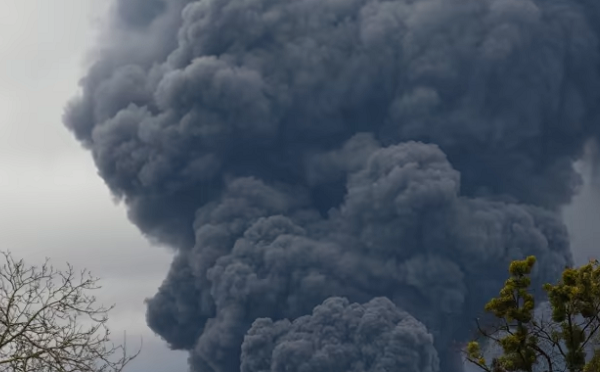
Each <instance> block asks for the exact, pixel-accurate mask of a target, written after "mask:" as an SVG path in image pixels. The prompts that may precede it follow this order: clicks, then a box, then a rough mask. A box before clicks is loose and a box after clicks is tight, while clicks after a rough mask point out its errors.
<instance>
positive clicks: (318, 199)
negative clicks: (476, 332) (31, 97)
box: [65, 0, 600, 372]
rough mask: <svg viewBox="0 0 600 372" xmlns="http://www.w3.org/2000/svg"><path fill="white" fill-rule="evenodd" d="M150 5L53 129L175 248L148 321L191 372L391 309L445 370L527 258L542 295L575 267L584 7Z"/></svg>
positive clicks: (367, 2)
mask: <svg viewBox="0 0 600 372" xmlns="http://www.w3.org/2000/svg"><path fill="white" fill-rule="evenodd" d="M145 4H146V3H145V2H141V1H137V0H136V1H134V0H121V1H118V2H117V3H116V6H115V8H114V11H113V22H112V24H111V26H112V29H111V31H110V32H109V33H108V36H107V37H106V39H105V41H104V43H103V45H102V46H103V49H102V50H101V51H100V52H98V54H97V58H98V60H97V63H96V64H95V66H93V67H92V68H91V69H90V71H89V73H88V76H87V77H86V79H84V81H83V82H82V85H83V95H82V96H81V97H79V98H77V99H75V100H74V101H73V102H72V103H71V104H70V106H69V108H68V110H67V112H66V114H65V123H66V125H67V126H68V127H69V128H70V129H71V130H72V131H73V132H74V134H75V135H76V137H77V138H78V139H79V140H80V141H81V142H82V143H83V144H84V145H85V146H86V147H87V148H89V149H90V151H91V152H92V154H93V156H94V160H95V162H96V165H97V167H98V170H99V172H100V175H101V176H102V177H103V179H104V180H105V182H106V183H107V185H108V186H109V187H110V189H111V190H112V192H113V193H114V195H115V196H117V197H119V198H120V199H122V200H124V201H125V203H126V204H127V205H128V207H129V214H130V218H131V220H132V221H133V222H134V223H135V224H136V225H137V226H138V227H139V228H140V230H141V231H142V232H143V233H144V234H146V235H147V236H148V237H149V238H151V239H156V240H158V241H160V242H164V243H168V244H170V245H172V246H173V247H174V248H176V249H177V252H178V253H177V258H176V259H175V261H174V262H173V264H172V267H171V270H170V272H169V274H168V276H167V278H166V279H165V281H164V282H163V284H162V286H161V287H160V289H159V291H158V293H157V294H156V296H155V297H154V298H152V299H150V300H148V313H147V319H148V324H149V325H150V327H151V328H152V329H153V330H155V331H156V332H157V333H159V334H160V335H161V336H162V337H163V338H164V339H165V340H166V341H167V342H168V343H169V344H170V345H171V346H172V347H173V348H177V349H184V350H189V351H190V365H191V366H192V369H193V370H195V371H202V372H236V371H239V370H240V368H241V367H240V365H242V366H243V365H244V363H245V362H244V360H245V359H243V358H242V359H240V358H241V356H240V350H241V349H240V347H241V345H242V344H243V342H244V337H246V336H247V335H248V334H247V332H248V330H249V329H251V326H252V324H253V323H254V322H255V320H256V319H258V318H270V319H271V320H272V322H274V323H273V324H275V325H277V326H275V325H274V326H273V327H274V328H272V329H271V328H269V327H271V326H268V327H267V326H265V327H266V328H269V331H268V332H271V331H272V332H279V331H277V329H279V328H278V327H280V326H281V324H284V323H285V322H284V323H278V322H279V321H280V320H283V319H289V321H290V322H292V323H291V324H292V325H291V326H290V327H292V328H290V329H293V328H294V326H293V324H295V323H293V322H294V319H297V318H299V317H302V316H305V315H307V314H310V313H311V312H313V309H314V308H315V306H318V305H319V304H321V303H323V301H327V299H328V298H330V297H344V298H347V299H348V301H350V302H353V303H354V302H356V303H359V304H367V303H368V302H369V301H370V300H372V299H373V298H375V297H387V298H388V299H389V300H390V301H391V302H392V303H393V304H395V305H396V306H398V307H399V308H401V309H403V310H402V311H406V312H408V313H410V314H412V316H413V317H415V318H416V319H418V321H419V322H421V323H422V324H424V326H425V327H427V330H428V332H430V333H431V334H432V335H433V337H434V341H433V343H434V346H435V348H436V349H437V352H438V355H439V359H440V368H441V370H442V371H448V372H456V371H460V369H461V366H460V363H459V362H458V361H457V360H456V359H457V358H456V353H455V352H454V349H453V348H452V347H451V346H452V345H453V344H454V343H455V342H460V341H462V340H464V339H465V338H466V337H467V336H468V335H469V329H468V327H469V324H470V322H471V321H472V318H473V316H475V314H477V312H478V311H480V309H481V306H482V305H483V303H484V302H485V301H486V300H487V299H488V298H489V297H490V296H491V295H493V294H494V292H495V291H497V289H498V287H499V286H500V285H501V284H502V282H503V279H504V277H505V275H506V274H505V270H506V265H507V263H508V262H509V261H510V260H511V259H516V258H522V257H523V256H525V255H529V254H535V255H537V256H538V258H539V261H540V265H539V267H538V270H537V272H536V280H540V281H542V280H549V279H551V278H553V277H554V276H556V275H558V273H559V272H560V270H562V268H564V266H565V265H566V264H568V263H570V262H571V253H570V250H569V240H568V236H567V233H566V229H565V227H564V225H563V223H562V221H561V219H560V216H559V215H558V210H559V207H561V206H562V205H564V204H565V203H567V202H569V201H570V200H571V197H572V196H573V194H574V192H575V190H576V189H577V187H578V185H579V184H580V179H579V177H578V175H577V173H576V172H575V170H574V169H573V167H572V163H573V161H574V160H576V159H578V158H579V157H580V156H581V154H582V151H583V145H584V143H585V142H586V141H587V140H588V139H590V138H594V137H596V136H597V134H598V130H599V127H598V124H597V120H598V109H597V107H598V105H597V102H598V99H599V98H600V89H599V88H600V75H599V71H600V70H599V67H600V66H599V62H600V55H599V50H598V38H597V37H598V35H597V33H596V30H595V27H597V23H596V22H595V21H596V20H597V15H598V7H597V5H595V3H593V2H586V1H583V0H580V1H578V0H568V1H567V0H551V1H547V0H546V1H532V0H518V1H517V0H444V1H442V0H417V1H407V0H388V1H380V0H344V1H338V0H325V1H324V0H318V1H317V0H301V1H294V2H289V1H281V0H240V1H228V0H212V1H208V0H201V1H181V0H180V1H152V2H151V3H150V5H148V6H146V5H145ZM332 301H333V300H332ZM335 301H339V300H335ZM331 303H333V302H325V304H331ZM352 306H355V305H352ZM356 306H360V305H356ZM363 306H365V308H369V306H371V305H363ZM386 306H388V305H386ZM398 311H400V310H398ZM302 319H305V318H302ZM306 319H307V318H306ZM311 319H312V320H310V321H309V322H312V323H315V325H314V326H315V327H321V326H323V325H318V324H316V322H318V320H317V319H319V318H318V317H315V315H313V317H312V318H311ZM261 322H262V321H261ZM286 324H287V323H286ZM259 327H260V326H259ZM266 328H265V329H266ZM284 328H285V327H284ZM253 330H254V331H256V326H255V328H253ZM254 331H253V332H254ZM265 332H267V331H265ZM281 332H284V333H282V336H277V337H283V338H285V337H292V336H289V335H288V336H283V334H287V333H286V332H289V334H290V335H292V334H295V332H296V331H295V330H291V331H288V330H285V331H281ZM390 332H391V331H390ZM248 337H249V336H248ZM277 337H276V338H277ZM294 337H295V336H294ZM275 343H276V341H273V344H272V346H273V347H276V346H275ZM348 343H351V342H348ZM265 347H267V346H265ZM299 347H300V346H299ZM356 347H359V346H358V345H357V346H356ZM253 350H254V351H253V352H255V353H257V355H265V357H266V356H268V355H270V353H271V351H269V350H267V349H265V350H256V349H253ZM317 351H318V350H316V349H315V350H314V352H315V353H317V354H319V352H317ZM423 352H424V350H421V349H415V353H417V354H419V355H424V354H422V353H423ZM273 353H274V351H273ZM311 353H312V351H311ZM274 355H275V354H273V355H271V356H269V358H271V357H272V358H273V361H275V360H276V359H277V357H275V356H274ZM311 355H312V354H311ZM346 362H347V363H350V364H352V363H354V359H347V360H346ZM240 363H242V364H240ZM259 364H260V363H259ZM275 365H276V363H275V364H273V365H272V366H275ZM288 367H289V366H288ZM288 367H286V368H288ZM243 368H259V367H252V366H251V367H243ZM260 368H263V367H260ZM265 368H266V367H265ZM269 368H271V369H269ZM269 368H266V369H265V371H266V370H272V371H276V370H277V369H276V368H278V367H269ZM273 368H275V369H273ZM289 368H292V367H289ZM293 368H299V366H295V367H293ZM357 368H358V367H357ZM365 368H366V367H365ZM419 368H420V367H419ZM423 368H424V369H423V370H427V369H426V368H433V369H435V368H434V367H433V365H431V366H430V367H423ZM250 370H252V371H253V369H250ZM250 370H249V371H250ZM357 370H359V369H357ZM365 370H366V369H365Z"/></svg>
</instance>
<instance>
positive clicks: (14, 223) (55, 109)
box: [0, 0, 600, 372]
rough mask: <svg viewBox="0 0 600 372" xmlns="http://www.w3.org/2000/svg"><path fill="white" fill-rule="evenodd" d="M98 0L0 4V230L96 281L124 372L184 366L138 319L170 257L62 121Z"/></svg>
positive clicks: (578, 220) (592, 206)
mask: <svg viewBox="0 0 600 372" xmlns="http://www.w3.org/2000/svg"><path fill="white" fill-rule="evenodd" d="M106 5H107V0H0V35H2V36H1V37H0V206H1V208H0V236H1V237H2V239H3V247H1V249H10V250H11V251H13V252H14V253H15V255H16V256H18V257H23V258H25V259H28V260H29V261H30V262H35V261H36V260H40V259H42V258H43V257H45V256H48V257H51V258H52V259H53V261H54V262H64V261H69V262H71V263H73V264H74V265H76V266H77V267H87V268H89V269H91V270H92V271H93V273H94V274H96V275H98V276H100V277H102V278H103V283H104V289H103V290H102V293H101V296H100V299H101V300H102V301H103V302H104V303H106V304H111V303H116V305H117V308H116V309H115V311H114V313H113V315H112V320H111V322H112V326H113V331H114V334H115V335H120V334H121V333H122V331H123V330H127V332H128V335H129V336H130V341H131V342H137V340H138V337H139V336H140V335H141V336H143V338H144V350H143V353H142V355H141V357H140V358H139V359H138V360H137V361H135V362H134V363H133V364H132V365H131V368H130V369H129V371H131V372H137V371H140V372H141V371H151V372H159V371H174V372H178V371H185V370H186V367H185V357H186V356H185V354H183V353H175V352H170V351H168V350H167V349H166V348H165V347H164V346H163V345H162V342H161V341H160V340H159V339H157V338H156V337H154V336H153V335H152V333H151V332H150V331H149V330H148V328H147V327H146V325H145V320H144V305H143V299H144V298H145V297H149V296H152V295H153V294H154V292H155V289H156V287H157V286H158V285H159V284H160V281H161V280H162V278H164V277H165V274H166V271H167V267H168V264H169V262H170V261H171V259H170V257H169V252H168V251H167V250H166V249H163V248H158V247H150V246H149V244H148V243H147V242H146V241H145V240H144V238H142V237H141V236H140V235H139V233H138V232H137V230H136V229H135V228H134V227H133V226H132V225H131V224H130V223H129V222H128V221H127V219H126V217H125V211H124V208H123V207H122V206H116V205H115V204H114V203H113V202H112V200H111V197H110V195H109V193H108V191H107V188H106V187H105V186H104V184H103V182H102V180H101V179H100V178H99V177H98V176H97V175H96V173H95V168H94V166H93V163H92V161H91V158H90V154H89V153H87V152H85V151H84V150H82V149H81V148H80V147H79V145H78V144H77V142H76V141H75V140H74V138H73V137H72V136H71V134H70V133H68V132H67V130H66V129H64V127H63V126H62V123H61V115H62V112H63V107H64V104H65V102H67V100H68V99H69V98H70V97H72V96H73V94H75V93H76V91H77V86H76V84H77V80H78V78H79V77H80V76H81V75H82V73H83V71H84V64H83V63H84V60H85V58H84V57H85V52H86V51H87V50H88V49H89V48H90V47H91V46H92V45H93V41H94V37H95V36H94V35H95V33H94V26H93V25H94V24H95V23H96V24H97V22H98V21H99V15H101V14H102V9H104V8H106ZM565 215H566V216H567V217H568V224H569V227H570V230H571V233H572V235H573V245H574V248H575V255H576V258H577V259H578V262H579V263H581V262H583V261H585V260H587V258H588V257H589V256H591V255H593V252H594V250H595V247H596V244H595V242H597V241H599V240H600V194H598V193H594V192H593V191H592V189H591V188H590V187H589V185H588V186H586V187H585V188H584V190H583V192H582V194H581V195H580V196H579V197H578V198H577V199H576V202H575V203H574V205H573V206H571V207H569V208H567V209H566V211H565Z"/></svg>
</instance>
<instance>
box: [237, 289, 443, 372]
mask: <svg viewBox="0 0 600 372" xmlns="http://www.w3.org/2000/svg"><path fill="white" fill-rule="evenodd" d="M438 363H439V361H438V358H437V353H436V350H435V349H434V348H433V337H432V336H431V335H430V334H429V333H427V330H426V329H425V326H424V325H423V324H421V323H419V322H418V321H417V320H416V319H415V318H413V317H412V316H410V315H409V314H407V313H406V312H403V311H400V310H399V309H398V308H397V307H396V305H394V304H393V303H392V302H390V300H388V299H386V298H376V299H373V300H371V301H369V303H367V304H365V305H364V306H361V305H358V304H352V305H350V304H349V303H348V300H345V299H341V298H339V297H338V298H330V299H328V300H326V301H325V303H323V305H319V306H317V307H316V308H315V310H314V311H313V314H312V315H305V316H302V317H300V318H298V319H297V320H295V321H294V322H293V323H291V322H290V321H288V320H281V321H278V322H273V321H272V320H271V319H269V318H266V319H265V318H263V319H258V320H256V321H255V322H254V324H253V325H252V328H250V330H249V331H248V334H247V335H246V337H245V338H244V343H243V344H242V367H241V370H242V372H262V371H269V370H271V369H272V370H275V371H290V372H296V371H323V372H347V371H370V372H379V371H381V372H384V371H407V372H433V371H437V370H438Z"/></svg>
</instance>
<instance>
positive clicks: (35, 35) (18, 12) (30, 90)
mask: <svg viewBox="0 0 600 372" xmlns="http://www.w3.org/2000/svg"><path fill="white" fill-rule="evenodd" d="M106 5H107V1H106V0H51V1H50V0H18V1H17V0H0V35H2V36H1V37H0V236H1V237H2V241H3V244H2V247H0V249H9V250H11V251H12V252H13V253H14V254H15V256H17V257H22V258H25V259H26V260H28V261H29V262H36V261H39V260H40V259H43V257H45V256H48V257H50V258H51V259H52V261H53V262H56V263H59V262H64V261H69V262H71V263H72V264H74V265H75V266H76V267H87V268H89V269H90V270H92V272H93V273H94V274H95V275H97V276H100V277H101V278H102V279H103V280H102V284H103V285H104V288H103V289H102V291H101V293H100V295H99V297H100V300H101V301H102V302H103V303H105V304H113V303H115V304H116V305H117V308H116V309H115V310H114V312H113V313H112V317H111V325H112V330H113V334H114V335H115V336H117V337H121V335H122V331H123V330H127V335H128V340H129V342H130V343H131V344H132V347H133V346H136V345H137V344H138V343H139V336H143V339H144V348H143V351H142V355H141V356H140V357H139V359H138V360H136V361H134V362H133V363H132V364H131V366H130V368H129V369H128V370H129V371H131V372H137V371H140V372H141V371H151V372H155V371H156V372H160V371H174V372H178V371H185V370H187V368H186V361H185V359H186V354H184V353H178V352H177V353H176V352H171V351H169V350H167V349H166V347H164V346H163V342H162V341H161V340H160V339H158V338H156V337H155V336H154V335H153V334H152V332H151V331H150V330H149V329H148V328H147V327H146V324H145V320H144V310H145V306H144V304H143V300H144V298H146V297H150V296H152V295H153V294H154V293H155V290H156V288H157V287H158V285H159V284H160V282H161V280H162V279H163V278H164V277H165V275H166V271H167V269H168V265H169V263H170V261H171V258H170V257H169V255H170V254H169V252H168V251H167V250H166V249H164V248H159V247H150V246H149V244H148V243H147V242H146V241H145V239H144V238H143V237H141V236H140V234H139V233H138V232H137V230H136V229H135V228H134V227H133V225H131V224H130V223H129V222H128V221H127V218H126V216H125V210H124V208H123V207H122V206H116V205H115V204H114V203H113V202H112V199H111V196H110V194H109V192H108V189H107V188H106V187H105V186H104V184H103V181H102V180H101V179H100V178H99V177H98V176H97V175H96V172H95V168H94V166H93V163H92V160H91V156H90V154H89V153H88V152H86V151H84V150H83V149H81V148H80V146H79V145H78V143H77V142H76V141H75V139H74V138H73V137H72V136H71V134H70V133H68V131H67V130H66V129H65V128H64V127H63V126H62V123H61V115H62V112H63V107H64V105H65V102H66V101H67V100H68V99H69V98H70V97H72V96H73V95H74V94H75V93H76V92H77V89H78V88H77V81H78V79H79V77H80V76H82V74H83V71H84V67H85V66H84V64H83V63H84V60H85V58H84V57H85V54H86V51H87V50H89V48H90V47H91V46H92V45H93V41H94V37H95V29H94V24H97V23H98V20H99V19H98V17H99V15H101V14H102V9H103V8H105V7H106Z"/></svg>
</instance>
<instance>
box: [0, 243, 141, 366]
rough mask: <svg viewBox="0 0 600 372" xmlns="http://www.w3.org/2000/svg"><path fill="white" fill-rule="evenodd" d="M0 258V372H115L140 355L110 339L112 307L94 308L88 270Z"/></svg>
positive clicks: (7, 255)
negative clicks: (109, 322) (108, 325)
mask: <svg viewBox="0 0 600 372" xmlns="http://www.w3.org/2000/svg"><path fill="white" fill-rule="evenodd" d="M0 258H4V262H3V264H2V266H0V372H5V371H6V372H8V371H11V372H13V371H14V372H30V371H35V372H71V371H73V372H74V371H77V372H119V371H122V370H123V368H124V367H125V366H126V365H127V364H128V363H129V362H130V361H131V360H133V359H134V358H135V357H137V356H138V355H139V352H140V350H138V351H137V352H136V353H135V354H133V355H128V354H127V350H126V345H125V344H123V345H115V344H114V343H112V342H111V341H110V331H109V329H108V328H107V321H108V312H109V311H110V310H111V309H112V308H113V306H111V307H104V306H102V305H97V304H96V298H95V297H94V296H92V295H90V293H89V292H91V291H93V290H96V289H99V288H100V286H99V285H98V278H96V277H94V276H92V275H91V273H90V272H89V271H87V270H82V271H75V270H74V268H73V266H71V265H69V264H67V268H66V269H65V270H58V269H56V268H54V267H53V266H51V265H50V264H49V260H48V259H46V260H45V262H44V264H43V265H41V266H27V265H26V264H25V263H24V262H23V260H19V261H16V260H15V259H13V257H12V255H11V254H10V252H1V253H0Z"/></svg>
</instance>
